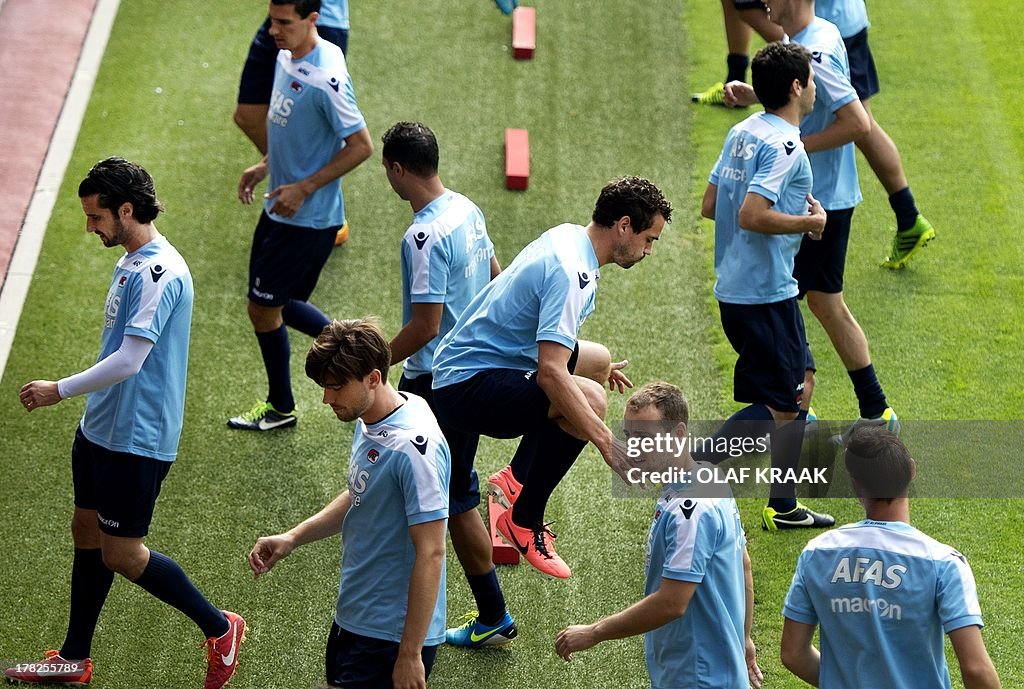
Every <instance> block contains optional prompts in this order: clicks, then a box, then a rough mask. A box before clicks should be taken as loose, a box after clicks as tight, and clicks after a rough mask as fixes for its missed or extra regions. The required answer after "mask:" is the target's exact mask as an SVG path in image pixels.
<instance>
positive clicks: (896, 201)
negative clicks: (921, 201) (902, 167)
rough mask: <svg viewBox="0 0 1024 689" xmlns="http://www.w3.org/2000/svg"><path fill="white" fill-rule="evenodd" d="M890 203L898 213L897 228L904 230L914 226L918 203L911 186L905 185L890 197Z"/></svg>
mask: <svg viewBox="0 0 1024 689" xmlns="http://www.w3.org/2000/svg"><path fill="white" fill-rule="evenodd" d="M889 205H890V206H892V212H893V213H895V214H896V230H897V231H902V230H905V229H907V228H909V227H913V225H914V223H915V222H917V214H918V210H917V204H916V203H914V194H913V193H911V191H910V187H903V188H902V189H900V190H899V191H897V192H896V193H895V194H892V195H891V196H890V197H889Z"/></svg>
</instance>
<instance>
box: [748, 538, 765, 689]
mask: <svg viewBox="0 0 1024 689" xmlns="http://www.w3.org/2000/svg"><path fill="white" fill-rule="evenodd" d="M743 592H744V610H743V643H744V646H745V649H744V655H745V656H746V661H747V677H748V678H749V680H750V686H752V687H753V688H754V689H760V687H761V683H762V682H763V681H764V674H763V673H762V672H761V668H760V667H759V666H758V664H757V647H756V646H755V645H754V639H753V637H752V636H751V635H752V634H753V631H754V572H753V569H752V568H751V566H750V554H749V553H748V552H747V546H743Z"/></svg>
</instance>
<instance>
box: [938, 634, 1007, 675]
mask: <svg viewBox="0 0 1024 689" xmlns="http://www.w3.org/2000/svg"><path fill="white" fill-rule="evenodd" d="M949 641H950V643H951V644H952V645H953V652H954V653H956V659H957V662H958V663H959V665H960V676H961V677H962V678H963V680H964V689H1000V687H1001V686H1002V685H1001V684H1000V682H999V675H998V674H996V668H995V666H994V665H993V664H992V659H991V658H989V656H988V651H987V650H986V649H985V641H984V640H983V639H982V638H981V629H979V628H978V627H977V625H970V626H968V627H961V628H960V629H954V630H953V631H951V632H950V633H949Z"/></svg>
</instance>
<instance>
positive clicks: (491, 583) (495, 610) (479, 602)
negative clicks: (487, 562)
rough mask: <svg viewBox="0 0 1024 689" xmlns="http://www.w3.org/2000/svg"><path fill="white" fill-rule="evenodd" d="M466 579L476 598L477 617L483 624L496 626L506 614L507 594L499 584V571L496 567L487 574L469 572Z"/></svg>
mask: <svg viewBox="0 0 1024 689" xmlns="http://www.w3.org/2000/svg"><path fill="white" fill-rule="evenodd" d="M466 581H468V582H469V589H470V590H471V591H472V592H473V598H474V599H475V600H476V609H477V615H478V617H477V619H479V620H480V623H481V624H486V625H488V626H492V627H493V626H494V625H496V624H498V622H499V621H500V620H501V618H502V617H504V616H505V596H503V595H502V593H501V585H500V584H498V572H497V570H496V569H495V568H494V567H491V571H490V572H488V573H487V574H467V575H466Z"/></svg>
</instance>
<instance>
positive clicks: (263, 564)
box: [249, 490, 352, 577]
mask: <svg viewBox="0 0 1024 689" xmlns="http://www.w3.org/2000/svg"><path fill="white" fill-rule="evenodd" d="M351 506H352V497H351V495H350V494H349V492H348V491H347V490H346V491H345V492H343V493H342V494H341V495H339V496H338V497H336V498H335V499H334V500H332V501H331V502H330V504H328V505H327V506H326V507H324V508H323V509H322V510H320V511H319V512H317V513H316V514H314V515H313V516H312V517H310V518H309V519H307V520H305V521H304V522H302V523H301V524H299V525H298V526H296V527H294V528H293V529H290V530H289V531H286V532H285V533H283V534H277V535H276V536H264V537H263V538H260V539H259V540H258V541H256V545H254V546H253V548H252V551H251V552H250V553H249V567H250V569H252V573H253V574H254V575H255V576H257V577H258V576H259V575H261V574H266V573H267V572H269V571H270V570H271V569H272V568H273V566H274V565H275V564H277V562H278V561H279V560H281V559H282V558H284V557H287V556H288V555H289V554H290V553H291V552H292V551H293V550H295V549H296V548H298V547H299V546H301V545H306V544H307V543H312V542H313V541H319V540H321V539H324V538H328V537H330V536H335V535H337V534H339V533H341V525H342V523H344V521H345V515H346V514H348V510H349V508H350V507H351Z"/></svg>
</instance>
